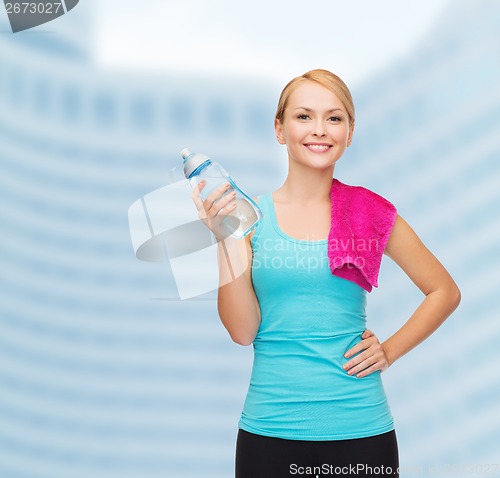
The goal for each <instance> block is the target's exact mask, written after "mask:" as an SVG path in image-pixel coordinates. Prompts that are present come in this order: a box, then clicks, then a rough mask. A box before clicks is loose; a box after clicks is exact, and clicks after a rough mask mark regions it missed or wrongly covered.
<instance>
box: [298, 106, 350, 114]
mask: <svg viewBox="0 0 500 478" xmlns="http://www.w3.org/2000/svg"><path fill="white" fill-rule="evenodd" d="M295 109H296V110H305V111H312V109H311V108H306V107H305V106H298V107H297V108H295ZM334 111H342V108H332V109H331V110H328V111H327V112H326V113H333V112H334Z"/></svg>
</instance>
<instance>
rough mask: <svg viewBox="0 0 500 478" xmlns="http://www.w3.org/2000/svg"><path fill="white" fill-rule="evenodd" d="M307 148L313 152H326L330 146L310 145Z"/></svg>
mask: <svg viewBox="0 0 500 478" xmlns="http://www.w3.org/2000/svg"><path fill="white" fill-rule="evenodd" d="M307 147H308V148H309V149H312V150H313V151H326V150H327V149H328V146H326V145H323V144H308V145H307Z"/></svg>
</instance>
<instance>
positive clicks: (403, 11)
mask: <svg viewBox="0 0 500 478" xmlns="http://www.w3.org/2000/svg"><path fill="white" fill-rule="evenodd" d="M449 2H450V0H419V1H418V2H401V1H400V0H378V1H374V0H354V1H349V2H348V1H344V0H342V1H340V0H316V1H315V2H314V3H306V2H304V1H303V0H273V1H269V0H267V1H265V0H252V2H247V3H241V2H236V1H234V0H231V1H229V0H210V1H207V0H182V1H168V2H167V1H162V0H149V1H148V2H146V1H144V0H143V1H141V2H133V1H127V0H125V1H124V0H106V1H100V2H95V3H96V9H97V12H96V13H97V14H96V15H95V21H94V28H95V30H94V32H95V35H96V37H95V39H96V43H95V45H96V46H95V52H94V54H95V60H96V61H97V62H98V63H100V64H103V65H108V66H126V67H134V68H141V69H148V70H162V71H165V70H166V71H168V70H176V71H182V72H190V73H199V72H210V73H215V74H224V75H225V74H234V73H235V72H237V73H238V74H243V75H248V76H255V77H260V78H273V79H275V80H277V81H279V82H283V81H285V80H288V79H290V78H292V77H294V76H297V75H299V74H302V73H303V72H305V71H307V70H309V69H312V68H326V69H329V70H332V71H334V72H336V73H337V74H339V75H340V76H341V77H343V79H344V80H346V81H347V82H348V83H350V84H353V83H359V82H363V80H364V79H365V78H367V77H368V76H369V75H370V74H372V73H373V72H376V71H379V70H380V69H383V68H384V67H385V66H387V65H389V64H390V63H392V62H393V61H395V60H396V61H397V60H398V59H399V58H404V56H405V55H406V54H409V53H411V50H412V48H413V47H414V46H415V45H418V43H419V40H421V39H422V38H424V37H425V35H426V34H428V30H429V28H430V27H432V26H433V24H434V22H435V21H436V20H438V18H439V16H440V15H441V14H442V12H443V10H444V9H445V7H446V6H447V5H448V4H449Z"/></svg>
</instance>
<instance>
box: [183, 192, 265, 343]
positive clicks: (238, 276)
mask: <svg viewBox="0 0 500 478" xmlns="http://www.w3.org/2000/svg"><path fill="white" fill-rule="evenodd" d="M203 187H204V183H200V184H198V185H197V186H196V187H195V188H194V189H193V194H192V197H193V201H194V203H195V205H196V207H197V209H198V217H199V218H200V219H201V220H202V221H203V222H204V223H205V225H206V226H207V227H209V228H210V229H211V230H212V232H214V234H215V236H216V237H217V240H218V244H217V256H218V265H219V289H218V295H217V310H218V313H219V317H220V319H221V321H222V323H223V325H224V327H225V328H226V330H227V331H228V333H229V335H230V336H231V338H232V339H233V341H234V342H236V343H237V344H240V345H250V344H252V343H253V341H254V339H255V336H256V335H257V331H258V329H259V325H260V307H259V302H258V300H257V296H256V295H255V291H254V288H253V284H252V278H251V264H252V246H251V242H250V238H251V235H250V234H249V235H247V236H245V237H244V238H243V239H233V238H225V239H223V238H221V235H220V234H218V231H217V225H218V223H220V219H221V218H220V216H221V215H224V213H225V211H231V207H232V205H233V204H234V196H231V195H226V196H225V197H223V198H221V199H220V200H217V199H219V198H220V196H221V195H222V194H223V193H224V191H225V185H222V186H220V187H219V188H217V189H216V190H214V191H213V192H212V193H210V194H209V195H208V196H207V198H206V199H205V201H202V199H201V196H200V192H201V190H202V189H203ZM219 213H220V214H219Z"/></svg>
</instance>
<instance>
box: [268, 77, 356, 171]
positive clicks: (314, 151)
mask: <svg viewBox="0 0 500 478" xmlns="http://www.w3.org/2000/svg"><path fill="white" fill-rule="evenodd" d="M274 126H275V129H276V137H277V139H278V142H279V143H280V144H286V146H287V149H288V157H289V160H290V161H297V162H299V163H301V164H304V165H308V166H310V167H313V168H326V167H329V166H332V165H333V164H335V162H336V161H337V160H338V159H339V158H340V157H341V156H342V154H343V153H344V151H345V149H346V148H347V147H348V146H350V144H351V140H352V130H351V128H350V127H349V115H348V114H347V111H346V109H345V107H344V105H343V104H342V102H341V101H340V100H339V99H338V98H337V96H336V95H335V94H334V93H333V92H332V91H330V90H328V89H327V88H325V87H324V86H321V85H320V84H318V83H316V82H314V81H306V82H305V83H302V84H301V85H299V86H298V87H297V88H296V89H295V90H294V91H293V92H292V94H291V95H290V97H289V98H288V105H287V107H286V110H285V113H284V117H283V123H280V122H279V121H278V120H275V124H274Z"/></svg>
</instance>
